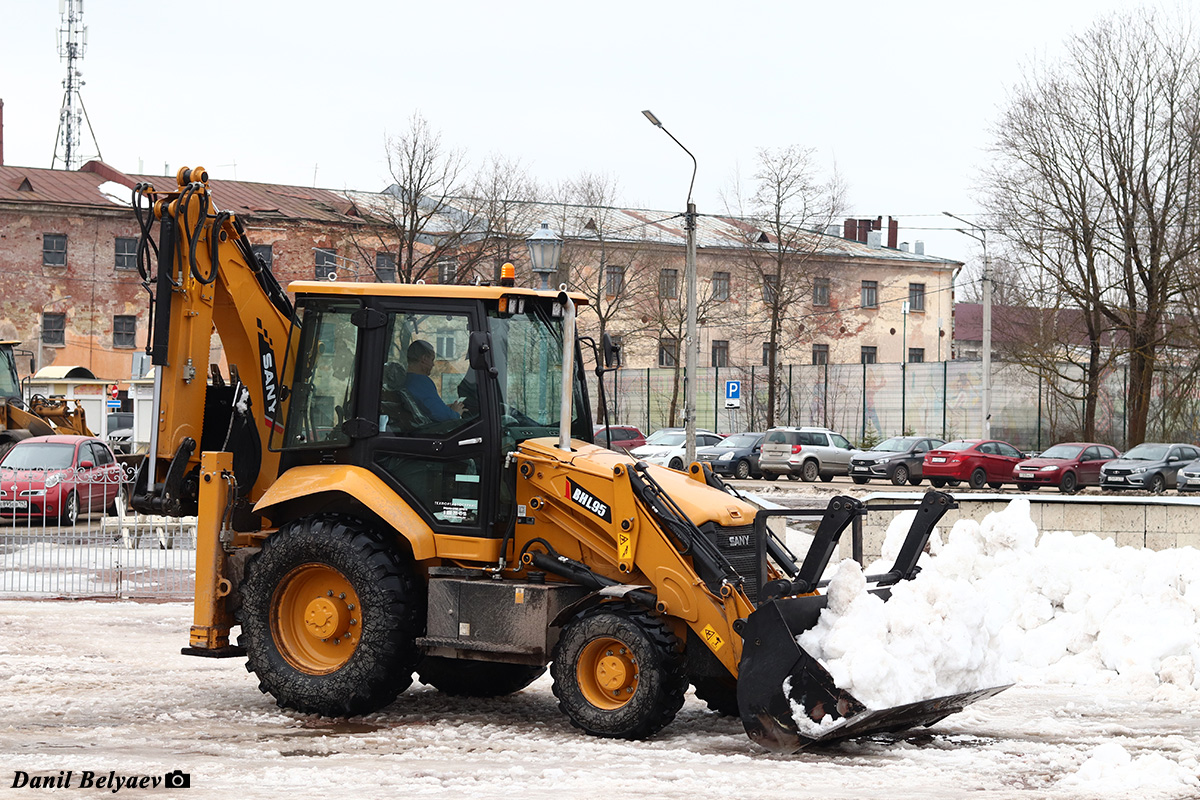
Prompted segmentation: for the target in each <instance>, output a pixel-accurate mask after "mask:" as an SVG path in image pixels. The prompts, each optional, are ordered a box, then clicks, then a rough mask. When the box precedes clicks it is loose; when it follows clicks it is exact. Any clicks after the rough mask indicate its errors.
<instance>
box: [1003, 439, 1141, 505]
mask: <svg viewBox="0 0 1200 800" xmlns="http://www.w3.org/2000/svg"><path fill="white" fill-rule="evenodd" d="M1120 457H1121V454H1120V453H1118V452H1117V451H1116V450H1114V449H1113V448H1111V447H1109V446H1108V445H1106V444H1096V443H1095V442H1065V443H1063V444H1056V445H1054V446H1053V447H1051V448H1050V449H1048V450H1046V451H1044V452H1042V453H1039V454H1038V456H1037V458H1031V459H1029V460H1028V461H1022V462H1021V463H1019V464H1017V465H1016V466H1015V467H1013V474H1012V476H1013V477H1014V478H1016V479H1017V488H1018V489H1020V490H1021V491H1023V492H1027V491H1029V490H1031V489H1037V488H1038V487H1039V486H1057V487H1058V490H1059V491H1060V492H1062V493H1063V494H1074V493H1075V492H1076V491H1078V489H1079V487H1080V486H1099V485H1100V467H1102V466H1104V465H1105V464H1107V463H1108V462H1109V461H1112V460H1113V459H1114V458H1120Z"/></svg>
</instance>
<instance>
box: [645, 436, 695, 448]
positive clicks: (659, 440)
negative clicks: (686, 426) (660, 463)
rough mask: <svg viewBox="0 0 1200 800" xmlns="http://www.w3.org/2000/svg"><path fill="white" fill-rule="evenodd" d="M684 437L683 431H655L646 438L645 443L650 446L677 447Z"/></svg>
mask: <svg viewBox="0 0 1200 800" xmlns="http://www.w3.org/2000/svg"><path fill="white" fill-rule="evenodd" d="M686 438H687V435H686V434H683V433H664V434H661V435H660V434H657V433H656V434H654V435H653V436H651V437H650V438H649V439H647V440H646V444H647V445H650V446H652V447H678V446H679V445H681V444H683V442H684V440H685V439H686Z"/></svg>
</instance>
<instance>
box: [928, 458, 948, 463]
mask: <svg viewBox="0 0 1200 800" xmlns="http://www.w3.org/2000/svg"><path fill="white" fill-rule="evenodd" d="M929 460H930V461H932V462H933V463H934V464H945V463H946V459H944V458H939V457H938V456H934V457H933V458H931V459H929Z"/></svg>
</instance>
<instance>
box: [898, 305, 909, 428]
mask: <svg viewBox="0 0 1200 800" xmlns="http://www.w3.org/2000/svg"><path fill="white" fill-rule="evenodd" d="M900 316H901V318H902V320H903V324H902V325H901V326H900V330H901V333H900V435H901V436H905V435H906V433H905V431H906V430H907V429H908V417H907V412H908V402H907V400H908V301H907V300H905V301H904V302H903V303H901V304H900Z"/></svg>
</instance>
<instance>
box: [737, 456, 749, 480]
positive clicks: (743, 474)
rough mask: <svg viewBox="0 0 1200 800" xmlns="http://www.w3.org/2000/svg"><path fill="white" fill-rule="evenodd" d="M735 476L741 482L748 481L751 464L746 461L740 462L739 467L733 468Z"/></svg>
mask: <svg viewBox="0 0 1200 800" xmlns="http://www.w3.org/2000/svg"><path fill="white" fill-rule="evenodd" d="M733 474H734V475H735V476H736V477H737V478H738V479H740V480H743V481H744V480H746V479H747V478H749V477H750V462H749V461H747V460H746V459H744V458H743V459H741V460H740V461H738V463H737V466H736V467H734V468H733Z"/></svg>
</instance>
